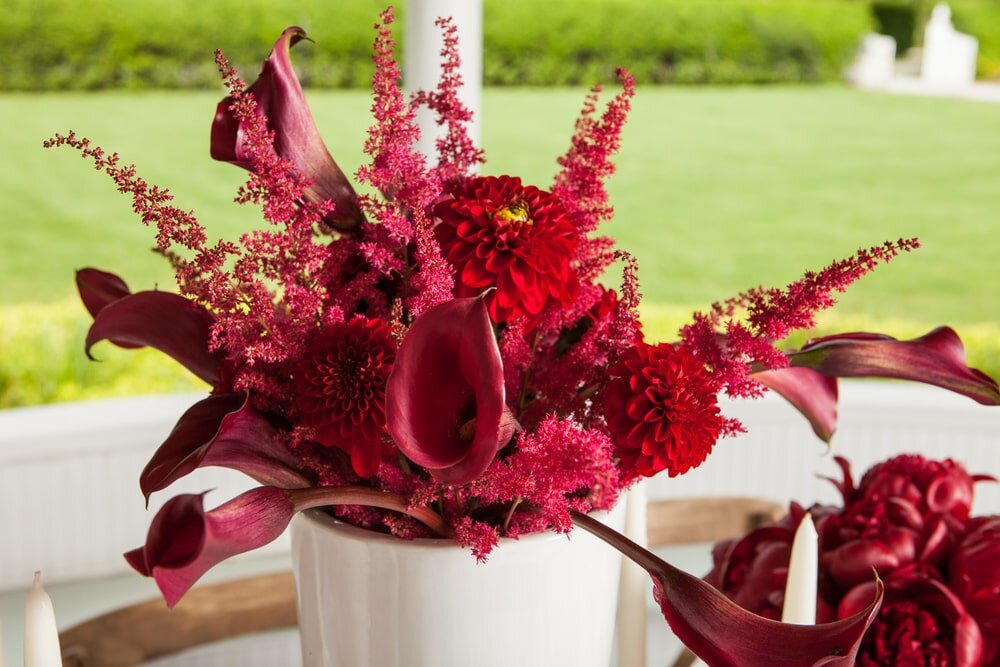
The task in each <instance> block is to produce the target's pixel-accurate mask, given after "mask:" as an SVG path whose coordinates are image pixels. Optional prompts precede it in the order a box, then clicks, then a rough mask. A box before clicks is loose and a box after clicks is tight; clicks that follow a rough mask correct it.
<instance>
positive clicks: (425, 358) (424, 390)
mask: <svg viewBox="0 0 1000 667" xmlns="http://www.w3.org/2000/svg"><path fill="white" fill-rule="evenodd" d="M505 411H506V406H505V404H504V380H503V362H502V360H501V359H500V348H499V347H498V346H497V341H496V337H495V336H494V335H493V325H492V324H491V323H490V316H489V313H488V312H487V310H486V304H485V303H484V301H483V299H482V298H481V297H472V298H467V299H453V300H452V301H448V302H446V303H442V304H440V305H438V306H435V307H434V308H431V309H430V310H428V311H427V312H425V313H424V314H423V315H421V316H420V317H419V318H417V320H416V321H415V322H414V323H413V326H411V327H410V330H409V332H408V333H407V334H406V338H404V339H403V342H402V344H401V345H400V347H399V352H398V353H397V355H396V363H395V365H394V366H393V370H392V374H391V375H390V376H389V381H388V383H387V385H386V424H387V426H388V428H389V433H390V434H391V435H392V438H393V440H394V441H395V442H396V446H397V447H399V449H400V451H402V452H403V454H405V455H406V456H407V457H408V458H409V459H410V460H412V461H413V462H414V463H417V464H418V465H421V466H423V467H424V468H427V470H428V471H430V474H431V475H432V476H433V477H434V478H435V479H437V480H439V481H441V482H444V483H446V484H465V483H467V482H470V481H472V480H474V479H476V478H477V477H479V476H480V475H481V474H482V473H483V472H484V471H485V470H486V468H487V467H488V466H489V465H490V463H491V462H492V461H493V458H494V457H495V456H496V452H497V450H499V449H500V448H501V447H503V446H504V445H505V444H507V441H508V440H509V439H510V437H511V435H513V432H514V428H515V427H516V426H515V424H514V422H513V420H512V419H509V418H505Z"/></svg>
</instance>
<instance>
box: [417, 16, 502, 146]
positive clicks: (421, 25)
mask: <svg viewBox="0 0 1000 667" xmlns="http://www.w3.org/2000/svg"><path fill="white" fill-rule="evenodd" d="M440 16H445V17H447V16H450V17H451V18H452V20H453V21H454V23H455V26H456V27H457V28H458V53H459V56H460V57H461V59H462V67H461V70H460V73H461V75H462V81H463V85H462V90H461V93H460V97H461V99H462V102H463V103H464V104H465V105H466V106H467V107H468V108H469V109H471V110H472V115H473V118H472V122H471V123H470V124H469V135H470V136H471V137H472V141H473V142H474V143H475V144H476V146H481V145H482V144H481V142H480V138H479V126H480V118H479V108H480V105H481V100H482V91H483V0H408V2H407V3H406V19H405V21H406V22H405V26H406V28H405V29H406V36H405V39H404V44H403V81H404V83H405V85H406V89H407V90H409V91H411V92H412V91H414V90H434V88H436V87H437V83H438V79H439V78H440V75H441V47H442V41H441V29H440V28H438V27H437V26H435V25H434V21H436V20H437V18H438V17H440ZM434 117H435V114H434V112H432V111H430V110H428V109H427V108H421V109H420V110H418V111H417V125H418V126H419V127H420V142H419V143H418V144H417V148H418V149H419V150H420V151H421V152H422V153H424V155H427V156H428V157H429V158H430V159H431V160H436V159H437V150H436V148H435V141H436V140H437V137H438V130H439V128H438V126H437V124H436V123H435V122H434Z"/></svg>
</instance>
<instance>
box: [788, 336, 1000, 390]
mask: <svg viewBox="0 0 1000 667" xmlns="http://www.w3.org/2000/svg"><path fill="white" fill-rule="evenodd" d="M788 358H789V361H790V362H791V364H792V365H793V366H801V367H806V368H812V369H813V370H816V371H819V372H820V373H822V374H824V375H829V376H833V377H886V378H898V379H902V380H914V381H916V382H925V383H927V384H932V385H935V386H938V387H943V388H944V389H950V390H951V391H954V392H956V393H959V394H962V395H964V396H968V397H969V398H971V399H973V400H975V401H976V402H978V403H982V404H983V405H1000V387H998V386H997V382H996V380H994V379H993V378H991V377H990V376H988V375H986V374H985V373H983V372H982V371H979V370H976V369H975V368H969V367H968V366H967V365H966V363H965V347H963V345H962V340H961V339H960V338H959V337H958V334H956V333H955V332H954V331H953V330H952V329H950V328H949V327H938V328H937V329H934V330H933V331H931V332H930V333H927V334H925V335H923V336H921V337H919V338H914V339H913V340H896V339H895V338H891V337H889V336H883V335H881V334H870V333H850V334H840V335H836V336H826V337H824V338H817V339H815V340H812V341H809V342H808V343H807V344H806V345H805V346H803V347H802V349H801V350H799V351H798V352H793V353H791V354H790V355H789V357H788Z"/></svg>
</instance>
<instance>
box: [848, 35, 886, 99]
mask: <svg viewBox="0 0 1000 667" xmlns="http://www.w3.org/2000/svg"><path fill="white" fill-rule="evenodd" d="M895 66H896V40H895V39H893V38H892V37H890V36H889V35H878V34H875V33H869V34H867V35H865V36H864V37H863V38H862V39H861V45H860V46H859V47H858V53H857V55H856V56H855V57H854V62H853V63H852V64H851V67H850V69H849V70H848V71H847V80H848V81H849V82H851V83H852V84H854V85H855V86H859V87H861V88H881V87H882V86H885V85H886V84H888V83H889V81H891V80H892V76H893V72H894V69H895Z"/></svg>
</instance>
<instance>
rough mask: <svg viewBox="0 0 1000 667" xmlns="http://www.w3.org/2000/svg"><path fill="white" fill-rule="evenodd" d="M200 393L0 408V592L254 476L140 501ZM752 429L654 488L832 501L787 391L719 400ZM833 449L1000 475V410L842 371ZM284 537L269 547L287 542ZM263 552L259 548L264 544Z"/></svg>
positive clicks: (65, 575) (983, 508)
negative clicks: (949, 460) (924, 458)
mask: <svg viewBox="0 0 1000 667" xmlns="http://www.w3.org/2000/svg"><path fill="white" fill-rule="evenodd" d="M198 398H200V396H199V395H190V394H188V395H173V396H150V397H142V398H130V399H121V400H112V401H101V402H93V403H72V404H64V405H53V406H43V407H36V408H22V409H15V410H6V411H0V516H2V524H0V525H2V528H0V591H3V590H13V589H21V588H24V587H25V586H26V585H27V583H26V582H30V579H31V573H32V572H33V571H34V570H37V569H42V570H43V571H44V572H45V578H46V581H47V582H50V583H55V582H58V581H70V580H76V579H84V578H91V577H98V576H105V575H109V574H114V573H118V572H122V571H125V570H127V565H126V564H125V562H124V560H123V559H122V557H121V553H122V552H124V551H126V550H128V549H131V548H134V547H136V546H139V545H140V544H142V542H143V540H144V538H145V535H146V528H147V527H148V525H149V521H150V519H151V518H152V516H153V514H154V513H155V511H156V510H157V509H158V508H159V506H160V505H161V504H162V503H163V502H164V501H165V500H166V499H167V498H169V497H171V496H172V495H174V494H175V493H177V492H181V491H186V492H201V491H205V490H207V489H215V490H214V491H212V492H211V493H210V494H209V495H208V497H207V498H206V504H207V506H209V507H213V506H215V505H217V504H220V503H222V502H224V501H225V500H227V499H229V498H231V497H232V496H234V495H236V494H238V493H239V492H240V491H242V490H244V489H247V488H250V487H251V486H252V485H253V482H251V481H249V480H247V479H246V478H244V477H243V476H242V475H240V474H239V473H235V472H233V471H229V470H220V469H207V470H199V471H196V472H195V473H193V474H192V475H190V476H189V477H188V478H186V479H184V480H182V481H181V482H179V483H178V484H177V485H176V488H172V489H170V490H168V491H167V492H161V493H159V494H156V495H155V496H154V498H153V501H152V503H151V505H150V508H149V511H148V512H147V511H146V510H145V509H144V508H143V503H142V496H141V494H140V492H139V488H138V476H139V472H140V471H141V470H142V468H143V466H144V465H145V464H146V461H147V460H148V459H149V457H150V455H151V454H152V452H153V451H154V449H155V448H156V446H157V445H159V443H160V442H161V441H162V440H163V438H164V437H165V436H166V435H167V434H168V433H169V432H170V429H171V428H172V427H173V425H174V423H175V422H176V421H177V418H178V417H179V416H180V415H181V413H182V412H183V411H184V410H185V409H186V408H187V407H188V406H189V405H191V404H192V403H194V401H195V400H197V399H198ZM724 409H725V411H726V413H727V414H729V415H731V416H735V417H739V418H740V419H741V420H743V422H744V423H745V424H746V426H747V428H748V431H749V432H748V433H747V434H746V435H743V436H741V437H739V438H734V439H730V440H723V441H722V442H720V443H719V444H718V445H717V447H716V451H715V453H714V454H713V455H712V456H711V457H710V458H709V460H708V461H707V462H706V463H705V464H704V465H703V466H702V467H700V468H698V469H697V470H694V471H692V472H691V473H689V474H688V475H685V476H683V477H680V478H675V479H670V478H657V479H653V480H650V483H649V485H648V494H649V496H650V497H652V498H664V497H697V496H712V495H722V494H727V495H752V496H759V497H764V498H772V499H775V500H779V501H782V502H785V501H788V500H790V499H796V500H799V501H801V502H804V503H809V502H811V501H813V500H822V501H836V492H835V491H834V489H833V488H832V486H830V485H829V484H827V483H826V482H823V481H821V480H819V479H817V478H816V475H817V474H825V475H838V474H839V472H838V470H837V468H836V466H835V465H834V462H833V460H832V457H831V456H829V455H827V454H826V448H825V446H824V445H823V444H822V443H820V442H819V441H817V440H816V438H815V437H814V436H813V435H812V433H811V431H810V430H809V427H808V425H807V424H806V422H805V421H804V420H803V419H802V418H801V417H800V416H799V415H798V414H797V413H796V412H795V411H794V410H793V409H792V408H791V407H789V406H788V405H787V404H786V403H784V402H783V401H782V400H781V399H779V398H777V397H774V396H771V397H768V398H765V399H764V400H761V401H752V402H746V401H743V402H739V403H731V404H730V403H727V404H726V406H725V408H724ZM840 412H841V419H840V431H839V433H838V434H837V436H836V437H835V439H834V442H833V445H832V448H831V450H830V451H831V452H832V453H838V454H843V455H845V456H847V457H849V458H850V459H851V461H852V462H853V463H854V469H855V473H856V474H858V475H859V474H860V473H861V472H862V471H863V470H864V469H865V468H866V467H868V466H869V465H870V464H872V463H874V462H876V461H879V460H881V459H885V458H887V457H889V456H892V455H893V454H896V453H900V452H920V453H923V454H925V455H928V456H933V457H948V456H950V457H953V458H955V459H957V460H959V461H961V462H963V463H964V464H966V466H967V467H968V468H969V470H970V471H971V472H983V473H990V474H994V475H998V476H1000V410H998V409H995V408H994V409H989V408H984V407H983V406H980V405H977V404H975V403H974V402H972V401H971V400H969V399H967V398H964V397H961V396H955V395H952V394H950V393H948V392H946V391H943V390H939V389H935V388H932V387H923V386H912V385H903V384H899V383H866V382H854V383H850V382H845V383H842V390H841V410H840ZM975 511H976V512H977V513H979V514H986V513H996V514H1000V485H997V484H980V485H978V488H977V490H976V505H975ZM287 549H288V541H287V539H286V538H284V537H283V538H282V539H280V540H278V541H277V542H275V543H273V544H272V545H269V546H268V547H266V551H264V553H271V554H276V553H281V552H283V551H287ZM258 553H259V552H258Z"/></svg>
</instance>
